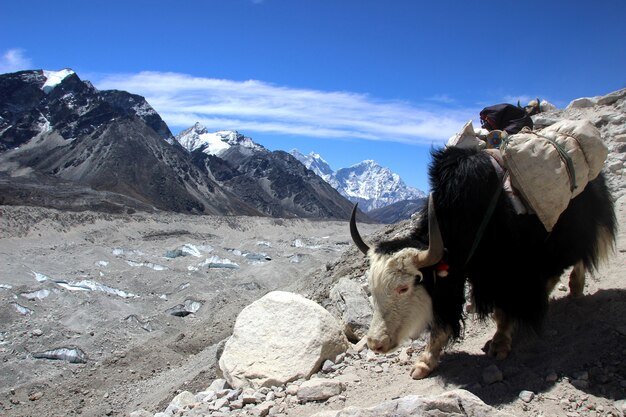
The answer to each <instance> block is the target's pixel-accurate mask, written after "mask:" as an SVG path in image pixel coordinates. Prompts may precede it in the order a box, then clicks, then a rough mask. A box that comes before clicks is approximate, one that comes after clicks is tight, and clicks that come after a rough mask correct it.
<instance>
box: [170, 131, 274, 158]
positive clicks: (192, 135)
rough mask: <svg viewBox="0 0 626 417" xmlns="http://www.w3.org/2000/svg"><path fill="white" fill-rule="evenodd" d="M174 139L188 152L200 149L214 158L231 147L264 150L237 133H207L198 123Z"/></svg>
mask: <svg viewBox="0 0 626 417" xmlns="http://www.w3.org/2000/svg"><path fill="white" fill-rule="evenodd" d="M175 138H176V140H177V141H178V143H180V144H181V146H182V147H183V148H185V149H187V150H188V151H189V152H193V151H195V150H198V149H200V150H201V152H203V153H205V154H208V155H215V156H219V155H220V154H222V153H223V152H225V151H226V150H228V149H230V148H231V147H232V146H237V145H238V146H242V147H244V148H249V149H251V150H258V151H262V150H265V148H264V147H263V146H261V145H259V144H258V143H255V142H254V141H253V140H252V139H251V138H249V137H247V136H244V135H242V134H241V133H239V132H237V131H230V130H219V131H217V132H209V131H208V130H207V128H206V127H204V126H203V125H202V124H200V123H196V124H194V125H193V126H191V127H190V128H188V129H185V130H183V131H182V132H180V133H179V134H178V135H176V137H175Z"/></svg>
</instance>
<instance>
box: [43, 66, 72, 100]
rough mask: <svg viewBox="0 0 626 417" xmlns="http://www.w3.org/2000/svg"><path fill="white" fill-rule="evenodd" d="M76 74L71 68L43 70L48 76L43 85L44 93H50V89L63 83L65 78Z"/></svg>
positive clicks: (44, 74) (45, 75)
mask: <svg viewBox="0 0 626 417" xmlns="http://www.w3.org/2000/svg"><path fill="white" fill-rule="evenodd" d="M72 74H74V71H72V70H71V69H69V68H65V69H62V70H61V71H46V70H44V71H43V76H44V77H46V82H45V83H44V84H43V85H42V86H41V89H42V90H43V92H44V93H46V94H48V93H49V92H50V91H52V90H54V88H55V87H56V86H57V85H59V84H61V83H62V82H63V80H64V79H66V78H67V77H69V76H70V75H72Z"/></svg>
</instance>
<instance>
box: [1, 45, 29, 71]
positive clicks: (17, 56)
mask: <svg viewBox="0 0 626 417" xmlns="http://www.w3.org/2000/svg"><path fill="white" fill-rule="evenodd" d="M30 67H31V61H30V59H29V58H27V57H25V56H24V51H23V50H22V49H9V50H8V51H6V52H5V53H4V54H3V55H2V56H0V73H6V72H16V71H21V70H25V69H30Z"/></svg>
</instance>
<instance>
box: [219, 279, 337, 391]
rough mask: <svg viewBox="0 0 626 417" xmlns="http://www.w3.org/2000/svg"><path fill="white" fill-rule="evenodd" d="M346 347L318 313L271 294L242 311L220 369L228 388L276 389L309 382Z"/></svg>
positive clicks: (294, 298) (305, 303) (300, 301)
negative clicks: (328, 360)
mask: <svg viewBox="0 0 626 417" xmlns="http://www.w3.org/2000/svg"><path fill="white" fill-rule="evenodd" d="M348 345H349V344H348V341H347V339H346V337H345V335H344V334H343V331H342V329H341V326H340V325H339V323H338V322H337V320H336V319H335V318H334V317H333V316H332V315H331V314H330V313H329V312H328V311H326V310H325V309H324V308H323V307H321V306H320V305H318V304H317V303H315V302H313V301H311V300H308V299H306V298H304V297H302V296H300V295H297V294H293V293H288V292H283V291H273V292H270V293H268V294H267V295H265V296H264V297H262V298H261V299H259V300H257V301H255V302H254V303H252V304H250V305H249V306H247V307H246V308H244V309H243V310H242V311H241V313H240V314H239V316H238V317H237V321H236V322H235V327H234V329H233V334H232V336H231V337H230V338H229V339H228V341H227V342H226V346H225V347H224V353H223V354H222V357H221V358H220V360H219V366H220V369H221V371H222V373H223V375H224V378H225V379H226V381H228V383H229V384H230V386H231V387H233V388H242V387H252V388H259V387H270V386H278V385H284V384H286V383H287V382H290V381H294V380H297V379H301V378H308V377H310V376H311V375H312V374H313V373H315V372H317V371H318V370H319V369H320V367H321V365H322V363H324V361H325V360H327V359H330V360H334V359H335V357H336V356H337V355H338V354H340V353H342V352H345V350H346V349H347V348H348Z"/></svg>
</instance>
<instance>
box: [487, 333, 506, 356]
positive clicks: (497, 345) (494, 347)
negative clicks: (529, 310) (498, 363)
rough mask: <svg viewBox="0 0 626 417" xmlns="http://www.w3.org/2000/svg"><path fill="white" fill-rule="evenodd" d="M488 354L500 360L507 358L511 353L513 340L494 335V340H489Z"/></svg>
mask: <svg viewBox="0 0 626 417" xmlns="http://www.w3.org/2000/svg"><path fill="white" fill-rule="evenodd" d="M488 345H489V347H488V348H487V349H488V350H487V355H489V356H491V357H494V358H496V359H498V360H502V359H506V358H507V356H509V353H511V340H510V339H508V338H499V337H498V335H496V336H494V338H493V340H491V341H490V342H488Z"/></svg>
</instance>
